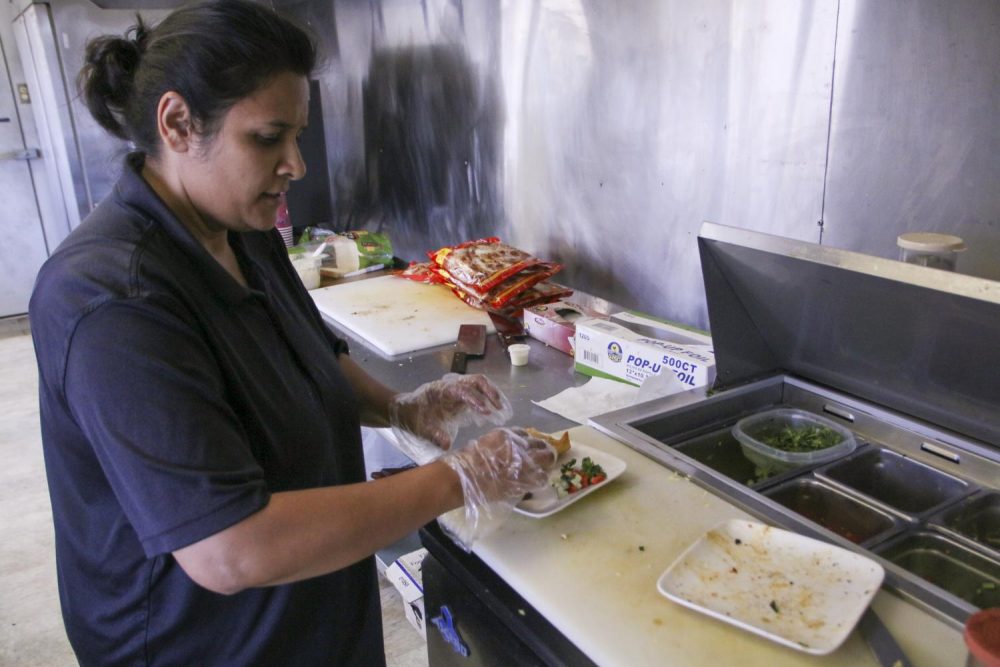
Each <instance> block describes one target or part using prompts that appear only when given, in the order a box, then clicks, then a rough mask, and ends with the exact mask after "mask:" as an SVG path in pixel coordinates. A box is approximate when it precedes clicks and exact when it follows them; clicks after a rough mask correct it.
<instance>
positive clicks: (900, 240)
mask: <svg viewBox="0 0 1000 667" xmlns="http://www.w3.org/2000/svg"><path fill="white" fill-rule="evenodd" d="M896 245H898V246H899V247H900V248H902V249H903V250H922V251H924V252H948V251H951V252H962V251H963V250H965V242H964V241H962V239H961V238H959V237H958V236H952V235H951V234H938V233H936V232H910V233H909V234H900V235H899V236H898V237H897V238H896Z"/></svg>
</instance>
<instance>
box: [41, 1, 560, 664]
mask: <svg viewBox="0 0 1000 667" xmlns="http://www.w3.org/2000/svg"><path fill="white" fill-rule="evenodd" d="M314 59H315V51H314V46H313V44H312V42H311V41H310V39H309V38H308V37H307V36H306V35H305V34H304V33H302V32H301V31H300V30H299V29H298V28H296V27H295V26H293V25H292V24H290V23H289V22H287V21H285V20H283V19H281V18H280V17H278V16H277V15H276V14H275V13H274V12H272V11H271V10H269V9H266V8H263V7H261V6H258V5H255V4H252V3H249V2H244V1H241V0H219V1H212V2H206V3H202V4H197V5H192V6H188V7H186V8H182V9H180V10H177V11H176V12H174V13H173V14H171V15H170V16H169V17H167V18H166V19H164V21H163V22H162V23H161V24H159V25H158V26H157V27H156V28H155V29H153V30H148V29H147V28H146V26H144V25H143V24H142V22H141V20H140V22H139V25H137V26H136V27H135V28H134V29H133V30H132V31H130V33H129V34H128V35H127V36H126V37H125V38H119V37H103V38H100V39H97V40H94V41H93V42H91V44H90V45H89V46H88V49H87V63H86V65H85V67H84V69H83V70H82V72H81V74H80V81H79V82H80V86H81V92H82V93H83V95H84V98H85V100H86V102H87V105H88V107H89V108H90V110H91V112H92V113H93V115H94V117H95V118H96V119H97V120H98V122H99V123H101V125H102V126H104V127H105V128H107V129H108V130H109V131H110V132H112V133H113V134H115V135H117V136H119V137H122V138H125V139H128V140H129V141H131V142H132V143H133V144H134V145H135V146H136V147H137V149H138V150H137V152H135V153H133V154H131V155H129V156H128V158H127V160H126V164H125V169H124V173H123V175H122V177H121V179H120V180H119V182H118V183H117V185H116V186H115V188H114V191H113V192H112V194H111V195H110V196H109V197H108V198H107V199H106V200H105V201H104V202H102V203H101V204H100V205H99V206H98V207H97V208H96V209H95V210H94V212H93V213H92V214H91V215H90V216H89V217H88V218H87V220H86V221H85V222H84V223H83V224H81V225H80V227H79V228H77V229H76V230H74V231H73V233H72V234H71V235H70V236H69V238H67V240H66V241H65V242H64V243H63V244H62V245H61V246H60V248H59V250H58V251H57V252H56V253H54V254H53V256H52V257H51V258H50V260H49V261H48V262H47V263H46V264H45V266H44V267H43V268H42V270H41V272H40V273H39V277H38V280H37V283H36V287H35V292H34V294H33V296H32V301H31V305H30V317H31V323H32V334H33V336H34V340H35V349H36V353H37V357H38V363H39V371H40V393H41V399H40V400H41V418H42V434H43V443H44V449H45V457H46V468H47V474H48V480H49V487H50V494H51V497H52V508H53V516H54V519H55V529H56V552H57V566H58V574H59V585H60V597H61V601H62V608H63V616H64V620H65V623H66V628H67V633H68V635H69V638H70V641H71V643H72V645H73V648H74V650H75V651H76V653H77V657H78V658H79V660H80V662H81V663H82V664H101V665H105V664H184V665H192V664H225V665H249V664H254V665H269V664H282V665H311V664H323V665H330V664H337V665H341V664H363V665H373V664H381V663H383V662H384V657H383V651H382V635H381V616H380V609H379V597H378V590H377V581H376V574H375V568H374V559H373V558H372V556H371V555H372V554H373V553H374V552H375V550H376V549H378V548H380V547H382V546H385V545H387V544H390V543H392V542H394V541H396V540H397V539H399V538H400V537H402V536H404V535H405V534H407V533H409V532H411V531H413V530H415V529H416V528H417V527H419V526H420V525H422V524H424V523H425V522H427V521H430V520H432V519H433V518H434V517H436V516H438V515H440V514H441V513H443V512H446V511H449V510H452V509H454V508H459V507H462V506H463V505H464V507H465V516H466V517H467V518H468V520H469V522H470V525H469V526H468V528H469V529H470V532H469V533H467V534H466V535H464V537H465V539H466V540H469V539H472V538H474V537H475V534H476V529H477V521H478V520H479V519H480V518H481V517H482V516H484V515H488V514H490V510H491V509H492V508H495V507H500V508H505V507H508V506H509V505H510V504H512V503H513V502H515V501H516V499H517V498H519V497H521V496H522V495H523V494H524V493H525V492H526V491H528V490H530V489H531V488H533V487H537V486H539V485H540V484H543V483H544V480H545V476H546V473H545V468H546V467H547V466H550V465H552V463H553V462H554V460H555V455H554V451H553V450H552V449H551V447H549V446H548V445H546V444H545V443H543V442H541V441H539V440H535V439H532V438H528V437H527V436H526V435H525V434H524V432H523V431H515V430H510V429H496V430H494V431H491V432H489V433H488V434H487V435H485V436H483V437H482V438H480V439H479V440H478V441H476V442H474V443H470V445H469V446H468V447H466V448H464V449H461V450H449V451H447V452H446V453H444V455H443V456H442V457H441V458H440V459H438V460H437V461H435V462H433V463H430V464H428V465H425V466H421V467H418V468H415V469H413V470H411V471H408V472H405V473H402V474H399V475H395V476H393V477H389V478H385V479H381V480H377V481H372V482H364V464H363V459H362V453H361V452H362V449H361V438H360V426H361V425H362V424H370V425H386V424H390V423H391V424H392V425H393V426H394V427H396V428H398V429H404V430H408V431H409V432H411V433H415V434H416V435H419V436H423V437H424V438H426V439H431V440H434V441H435V442H437V443H438V444H439V445H441V446H442V447H447V446H448V445H450V442H449V439H450V437H452V434H453V433H454V426H455V424H456V423H457V422H458V421H462V420H466V421H467V420H469V419H475V418H478V419H490V418H492V417H495V416H496V415H497V414H498V412H499V408H500V406H501V405H502V402H503V399H502V397H501V396H500V395H499V392H498V391H497V390H496V389H495V388H494V387H493V386H492V385H491V384H490V383H489V382H488V381H486V380H485V378H482V377H467V378H465V377H463V378H457V379H456V378H455V377H454V376H447V377H446V378H445V379H442V380H440V381H437V382H434V383H430V384H428V385H425V386H424V387H421V388H419V389H418V390H417V391H415V392H411V393H408V394H396V393H394V392H392V391H390V390H389V389H387V388H386V387H383V386H381V385H380V384H378V383H377V382H375V381H374V380H373V379H372V378H370V377H369V376H367V375H366V374H365V372H364V371H363V370H362V369H361V368H360V367H359V366H358V365H357V364H355V363H354V362H353V361H351V359H350V357H349V356H348V353H347V352H348V351H347V347H346V345H345V343H344V342H343V341H342V340H340V339H338V338H336V337H334V336H333V335H332V334H330V333H329V332H328V331H327V329H326V328H325V327H324V325H323V323H322V320H321V318H320V316H319V314H318V313H317V311H316V310H315V308H314V306H313V304H312V301H311V300H310V298H309V296H308V294H307V293H306V291H305V290H304V289H303V288H302V285H301V283H300V282H299V281H298V277H297V275H296V273H295V271H294V269H293V268H292V267H291V264H290V263H289V261H288V257H287V254H286V253H285V250H284V246H283V244H282V242H281V240H280V236H279V235H278V234H277V232H276V231H275V230H274V229H273V226H274V220H275V214H276V210H277V206H278V202H279V199H280V195H281V194H282V193H283V192H285V191H286V190H287V189H288V187H289V185H290V183H291V181H294V180H296V179H299V178H301V177H302V175H303V174H304V173H305V165H304V164H303V163H302V159H301V156H300V154H299V150H298V147H297V144H296V140H297V137H298V135H299V133H300V132H301V131H302V129H303V127H304V126H305V123H306V111H307V108H308V90H309V88H308V83H307V82H308V75H309V73H310V71H311V70H312V67H313V64H314Z"/></svg>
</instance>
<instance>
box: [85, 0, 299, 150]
mask: <svg viewBox="0 0 1000 667" xmlns="http://www.w3.org/2000/svg"><path fill="white" fill-rule="evenodd" d="M137 19H138V20H137V23H136V25H135V26H133V27H132V28H130V29H129V30H128V32H126V33H125V35H124V37H120V36H113V35H105V36H103V37H97V38H95V39H93V40H91V41H90V42H88V44H87V48H86V54H85V56H84V66H83V68H82V69H81V70H80V74H79V76H78V77H77V87H78V88H79V90H80V94H81V95H82V97H83V99H84V101H85V102H86V104H87V108H88V109H90V113H91V115H93V117H94V119H95V120H96V121H97V122H98V123H100V125H101V126H102V127H103V128H105V129H106V130H108V131H109V132H111V133H112V134H113V135H115V136H117V137H120V138H122V139H126V140H128V141H131V142H133V143H134V144H135V145H136V147H138V149H139V150H141V151H143V152H144V153H146V154H147V155H151V156H154V157H155V156H156V155H157V154H158V151H159V146H160V139H159V133H158V131H157V126H156V108H157V105H158V104H159V102H160V98H161V97H162V96H163V94H164V93H166V92H167V91H171V90H172V91H176V92H177V93H179V94H180V95H181V96H182V97H183V98H184V100H185V101H186V102H187V104H188V108H189V109H190V111H191V117H192V119H193V121H194V123H195V127H196V128H197V130H198V132H199V133H200V134H201V135H202V136H203V137H205V138H211V137H212V136H213V135H214V134H215V132H216V131H217V130H218V126H219V124H220V121H221V120H222V117H223V116H224V115H225V113H226V112H227V111H228V110H229V108H230V107H232V106H233V105H234V104H235V103H236V102H238V101H239V100H241V99H243V98H244V97H246V96H248V95H250V94H252V93H253V92H255V91H256V90H258V89H260V88H261V87H262V86H264V85H265V84H266V83H267V82H268V81H269V80H270V79H271V78H273V77H274V76H276V75H277V74H281V73H283V72H291V73H293V74H299V75H302V76H309V74H310V73H311V72H312V70H313V67H314V66H315V64H316V46H315V42H314V40H313V38H312V37H311V36H310V35H308V34H307V33H306V32H305V31H304V30H302V28H300V27H298V26H296V25H295V24H293V23H292V22H291V21H289V20H287V19H285V18H282V17H281V16H279V15H278V14H276V13H275V12H274V11H273V10H271V9H269V8H267V7H263V6H261V5H258V4H255V3H253V2H249V0H207V1H205V2H198V3H195V4H192V5H187V6H185V7H182V8H180V9H178V10H176V11H174V12H172V13H171V14H170V15H169V16H167V17H166V18H165V19H163V21H161V22H160V23H159V24H158V25H157V26H155V27H154V28H152V29H150V28H149V27H148V26H146V25H145V24H144V23H143V21H142V18H141V17H139V16H137Z"/></svg>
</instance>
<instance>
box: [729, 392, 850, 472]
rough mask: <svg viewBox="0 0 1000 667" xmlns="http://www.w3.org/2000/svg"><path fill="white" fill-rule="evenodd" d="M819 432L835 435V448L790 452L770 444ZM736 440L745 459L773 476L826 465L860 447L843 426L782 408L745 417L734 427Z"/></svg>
mask: <svg viewBox="0 0 1000 667" xmlns="http://www.w3.org/2000/svg"><path fill="white" fill-rule="evenodd" d="M815 428H827V429H830V430H831V431H833V432H834V434H835V436H834V437H832V438H831V444H829V445H827V446H826V447H823V448H822V449H813V450H810V451H786V450H784V449H779V448H777V447H774V446H771V445H770V444H767V442H766V441H767V440H769V439H770V437H774V436H776V435H777V434H780V433H782V432H786V431H788V430H790V431H791V432H803V431H805V430H806V429H815ZM769 436H770V437H769ZM733 437H734V438H736V439H737V440H738V441H739V443H740V447H741V448H742V449H743V455H744V456H746V457H747V458H748V459H750V460H751V461H752V462H753V463H754V464H756V465H757V467H758V468H760V469H761V471H763V472H768V473H772V474H773V473H780V472H784V471H786V470H791V469H793V468H799V467H802V466H806V465H816V464H819V463H824V462H826V461H830V460H833V459H835V458H838V457H840V456H844V455H845V454H850V453H851V452H853V451H854V449H855V448H856V447H857V446H858V444H857V441H856V440H855V439H854V434H853V433H851V432H850V431H849V430H847V429H846V428H844V427H843V426H841V425H840V424H837V423H835V422H832V421H830V420H829V419H824V418H823V417H820V416H818V415H814V414H812V413H811V412H806V411H805V410H798V409H796V408H778V409H776V410H768V411H766V412H760V413H758V414H755V415H751V416H749V417H744V418H743V419H741V420H739V421H738V422H736V425H735V426H733Z"/></svg>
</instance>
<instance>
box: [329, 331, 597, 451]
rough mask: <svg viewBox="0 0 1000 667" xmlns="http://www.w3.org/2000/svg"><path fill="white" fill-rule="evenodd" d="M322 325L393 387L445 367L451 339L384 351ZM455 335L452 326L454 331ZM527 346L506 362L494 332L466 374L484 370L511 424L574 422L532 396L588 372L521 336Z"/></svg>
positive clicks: (554, 426) (412, 385) (470, 433)
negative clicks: (522, 361)
mask: <svg viewBox="0 0 1000 667" xmlns="http://www.w3.org/2000/svg"><path fill="white" fill-rule="evenodd" d="M326 322H327V325H328V326H329V327H330V328H331V329H332V330H333V331H334V332H335V333H336V334H337V335H339V336H342V337H343V338H344V339H346V340H347V342H348V344H349V345H350V350H351V358H352V359H354V360H355V361H356V362H357V363H358V364H360V365H361V366H362V367H363V368H364V369H365V370H366V371H367V372H368V373H369V374H371V375H372V376H373V377H374V378H375V379H377V380H379V381H380V382H382V383H383V384H385V385H387V386H389V387H391V388H393V389H396V390H398V391H412V390H413V389H416V388H417V387H419V386H420V385H421V384H423V383H425V382H430V381H432V380H436V379H438V378H440V377H441V376H443V375H444V374H446V373H447V372H448V371H449V369H450V368H451V356H452V353H453V352H454V345H442V346H439V347H432V348H428V349H426V350H421V351H418V352H413V353H411V354H403V355H398V356H395V357H387V356H385V355H384V354H382V353H381V352H379V351H378V350H376V349H375V348H373V347H371V346H370V345H369V344H368V343H366V342H365V341H364V340H362V339H360V338H358V337H357V336H355V335H354V334H353V333H352V332H351V331H349V330H348V329H346V328H345V327H343V326H342V325H340V324H338V323H337V322H334V321H332V320H326ZM455 336H456V338H457V337H458V331H456V332H455ZM524 342H525V343H527V344H528V345H529V346H531V356H530V359H529V361H528V365H527V366H512V365H511V363H510V359H509V357H508V356H507V354H506V351H505V350H504V347H503V345H501V343H500V341H499V339H498V338H497V337H496V335H495V334H490V335H488V336H487V338H486V354H485V355H484V356H483V357H482V358H476V357H470V358H469V361H468V368H467V370H466V373H467V374H470V375H471V374H475V373H482V374H483V375H486V376H487V377H489V378H490V379H491V380H493V382H494V383H496V385H497V386H498V387H499V388H500V390H501V391H502V392H503V393H504V394H505V395H506V396H507V398H508V400H509V401H510V403H511V407H512V408H513V409H514V416H513V418H512V419H511V420H510V422H509V423H510V425H512V426H531V427H533V428H537V429H538V430H540V431H546V432H550V431H557V430H560V429H567V428H572V427H574V426H577V424H576V422H573V421H570V420H568V419H565V418H563V417H560V416H559V415H556V414H554V413H552V412H549V411H548V410H545V409H543V408H540V407H538V406H537V405H535V404H534V403H532V401H540V400H542V399H545V398H548V397H549V396H552V395H554V394H556V393H558V392H560V391H562V390H563V389H566V388H568V387H574V386H579V385H581V384H584V383H586V382H587V380H589V379H590V378H589V376H587V375H584V374H582V373H577V372H576V371H574V370H573V358H572V357H571V356H569V355H567V354H564V353H563V352H560V351H559V350H557V349H555V348H552V347H549V346H548V345H545V344H544V343H542V342H540V341H537V340H535V339H533V338H529V337H526V338H525V340H524ZM487 430H489V427H478V428H477V427H469V428H468V429H465V430H463V431H461V432H460V433H459V437H460V438H462V437H475V436H476V435H477V434H480V433H483V432H485V431H487Z"/></svg>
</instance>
